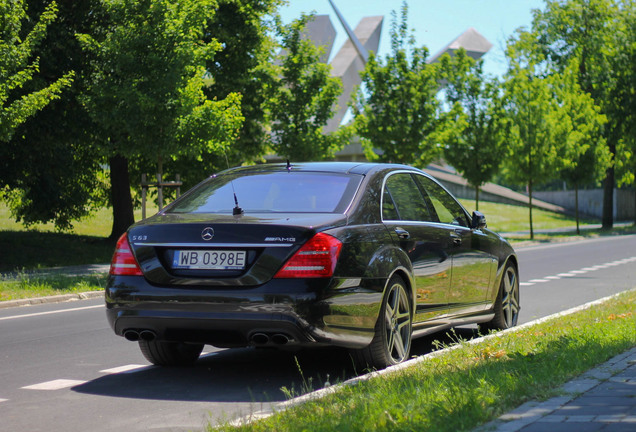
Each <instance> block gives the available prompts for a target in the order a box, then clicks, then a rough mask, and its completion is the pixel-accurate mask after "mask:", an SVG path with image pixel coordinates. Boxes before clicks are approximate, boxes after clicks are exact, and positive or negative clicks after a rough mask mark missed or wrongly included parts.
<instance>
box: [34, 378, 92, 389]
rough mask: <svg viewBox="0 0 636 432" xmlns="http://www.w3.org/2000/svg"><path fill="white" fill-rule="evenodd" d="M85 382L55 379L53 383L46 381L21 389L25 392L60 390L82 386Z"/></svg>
mask: <svg viewBox="0 0 636 432" xmlns="http://www.w3.org/2000/svg"><path fill="white" fill-rule="evenodd" d="M85 382H86V381H78V380H69V379H57V380H53V381H47V382H43V383H39V384H33V385H30V386H25V387H21V388H23V389H25V390H61V389H64V388H68V387H73V386H77V385H80V384H84V383H85Z"/></svg>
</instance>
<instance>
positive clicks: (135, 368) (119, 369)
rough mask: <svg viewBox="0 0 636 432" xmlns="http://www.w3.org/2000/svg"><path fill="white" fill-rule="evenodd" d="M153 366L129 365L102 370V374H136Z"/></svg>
mask: <svg viewBox="0 0 636 432" xmlns="http://www.w3.org/2000/svg"><path fill="white" fill-rule="evenodd" d="M152 367H153V366H150V365H139V364H129V365H125V366H119V367H115V368H111V369H104V370H100V372H101V373H106V374H118V373H126V372H133V371H134V372H136V371H140V370H143V369H150V368H152Z"/></svg>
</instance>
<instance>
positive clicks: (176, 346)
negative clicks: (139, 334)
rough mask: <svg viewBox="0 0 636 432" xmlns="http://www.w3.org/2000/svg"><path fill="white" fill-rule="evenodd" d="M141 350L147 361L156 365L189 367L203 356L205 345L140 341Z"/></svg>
mask: <svg viewBox="0 0 636 432" xmlns="http://www.w3.org/2000/svg"><path fill="white" fill-rule="evenodd" d="M139 348H140V349H141V353H142V354H143V355H144V357H146V360H148V361H149V362H150V363H152V364H154V365H157V366H189V365H191V364H193V363H194V362H195V361H196V360H197V359H198V358H199V355H201V351H203V344H186V343H182V342H164V341H144V340H140V341H139Z"/></svg>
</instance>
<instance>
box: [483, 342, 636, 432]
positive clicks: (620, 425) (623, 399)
mask: <svg viewBox="0 0 636 432" xmlns="http://www.w3.org/2000/svg"><path fill="white" fill-rule="evenodd" d="M560 393H562V396H558V397H554V398H552V399H549V400H547V401H545V402H536V401H531V402H528V403H525V404H523V405H521V406H520V407H519V408H517V409H515V410H514V411H511V412H509V413H507V414H504V415H502V416H501V417H499V419H497V420H495V421H493V422H491V423H488V424H486V425H484V426H482V427H479V428H478V429H476V432H486V431H496V432H517V431H521V432H544V431H550V432H596V431H603V432H635V431H636V347H634V348H632V349H631V350H629V351H627V352H626V353H623V354H621V355H618V356H616V357H614V358H613V359H611V360H609V361H608V362H606V363H604V364H603V365H601V366H599V367H597V368H595V369H592V370H590V371H588V372H586V373H584V374H583V375H581V376H580V377H579V378H577V379H575V380H573V381H570V382H568V383H567V384H565V385H564V386H563V387H562V388H561V391H560Z"/></svg>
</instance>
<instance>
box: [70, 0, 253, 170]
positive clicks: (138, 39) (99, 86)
mask: <svg viewBox="0 0 636 432" xmlns="http://www.w3.org/2000/svg"><path fill="white" fill-rule="evenodd" d="M215 7H216V2H214V1H187V0H182V1H177V2H172V1H167V0H144V1H132V0H130V1H129V0H124V1H105V2H104V8H105V14H106V15H107V16H108V17H109V20H108V21H106V22H103V23H100V24H99V25H98V26H96V28H94V29H93V32H92V33H91V34H83V35H79V37H80V40H81V42H82V44H83V46H84V48H85V49H86V50H87V52H89V53H90V54H91V55H92V56H93V57H94V60H93V62H92V66H93V68H92V71H91V74H90V82H89V83H88V89H87V92H86V93H85V95H84V102H85V103H86V106H87V108H88V111H89V113H90V115H91V117H92V118H93V120H94V121H95V122H96V123H98V124H99V126H100V127H101V129H102V130H103V131H104V133H105V136H106V137H107V139H104V140H103V144H102V151H103V153H104V154H105V155H106V156H110V155H115V154H119V155H121V156H125V157H128V158H141V159H155V158H163V159H168V158H170V157H172V156H176V155H180V154H184V155H197V154H201V153H204V152H211V151H216V150H218V149H220V148H222V147H223V146H226V145H228V144H229V143H230V142H232V140H233V139H234V138H235V137H236V133H237V130H238V128H239V127H240V125H241V121H242V117H241V115H240V110H239V108H240V107H239V105H238V101H239V98H238V96H236V95H232V96H231V97H230V99H228V100H227V101H225V102H223V103H221V102H217V101H211V100H208V99H206V98H205V96H204V93H203V85H204V82H203V79H204V73H205V69H204V64H205V61H206V60H207V59H208V58H212V57H213V56H214V54H215V52H216V51H217V50H219V49H220V44H219V43H218V42H217V41H215V40H212V41H209V42H206V43H203V42H202V37H203V35H204V30H205V28H206V25H207V22H208V21H209V19H210V18H211V17H212V16H213V15H214V9H215ZM215 105H216V106H215ZM199 122H208V123H210V125H206V126H199V125H197V123H199Z"/></svg>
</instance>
